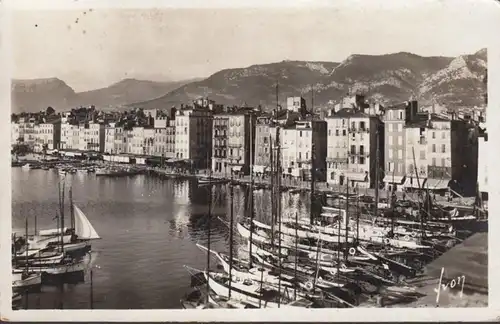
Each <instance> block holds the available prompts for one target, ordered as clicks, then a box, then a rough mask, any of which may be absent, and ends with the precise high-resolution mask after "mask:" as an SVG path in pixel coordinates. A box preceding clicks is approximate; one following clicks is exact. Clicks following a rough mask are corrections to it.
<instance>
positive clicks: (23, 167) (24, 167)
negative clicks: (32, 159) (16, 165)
mask: <svg viewBox="0 0 500 324" xmlns="http://www.w3.org/2000/svg"><path fill="white" fill-rule="evenodd" d="M21 169H23V170H29V169H31V167H30V164H29V163H26V164H25V165H23V166H22V167H21Z"/></svg>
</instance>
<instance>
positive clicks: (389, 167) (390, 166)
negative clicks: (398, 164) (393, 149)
mask: <svg viewBox="0 0 500 324" xmlns="http://www.w3.org/2000/svg"><path fill="white" fill-rule="evenodd" d="M387 170H388V171H389V172H392V171H394V162H389V163H387Z"/></svg>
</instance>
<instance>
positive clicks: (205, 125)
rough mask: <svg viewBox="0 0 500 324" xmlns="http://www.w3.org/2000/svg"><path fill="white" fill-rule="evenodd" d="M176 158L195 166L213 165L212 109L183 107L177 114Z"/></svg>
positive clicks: (203, 167)
mask: <svg viewBox="0 0 500 324" xmlns="http://www.w3.org/2000/svg"><path fill="white" fill-rule="evenodd" d="M175 158H176V159H179V160H187V161H188V162H189V163H190V164H191V165H192V166H193V167H196V168H198V169H205V168H209V167H211V159H212V111H211V110H209V109H208V108H194V107H186V108H184V107H182V108H181V109H180V110H178V111H176V116H175Z"/></svg>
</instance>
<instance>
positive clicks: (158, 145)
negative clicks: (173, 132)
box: [153, 127, 167, 157]
mask: <svg viewBox="0 0 500 324" xmlns="http://www.w3.org/2000/svg"><path fill="white" fill-rule="evenodd" d="M153 143H154V144H153V145H154V146H153V155H154V156H160V157H167V128H166V127H165V128H157V127H155V128H154V137H153Z"/></svg>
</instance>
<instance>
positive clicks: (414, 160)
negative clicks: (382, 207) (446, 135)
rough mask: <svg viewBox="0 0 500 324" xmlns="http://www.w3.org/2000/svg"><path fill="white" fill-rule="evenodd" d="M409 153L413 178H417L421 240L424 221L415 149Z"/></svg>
mask: <svg viewBox="0 0 500 324" xmlns="http://www.w3.org/2000/svg"><path fill="white" fill-rule="evenodd" d="M411 152H412V155H413V164H414V170H415V176H416V178H417V185H418V192H419V194H418V195H419V199H418V213H419V215H420V231H421V235H422V238H423V237H424V219H423V217H422V211H421V206H420V198H421V195H422V187H421V186H420V178H419V176H418V169H417V160H416V159H415V148H414V147H412V148H411Z"/></svg>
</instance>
